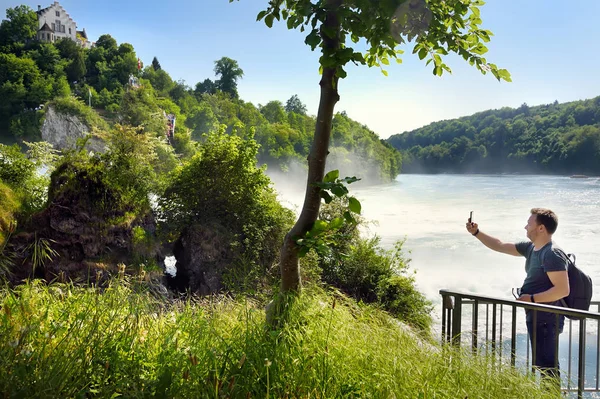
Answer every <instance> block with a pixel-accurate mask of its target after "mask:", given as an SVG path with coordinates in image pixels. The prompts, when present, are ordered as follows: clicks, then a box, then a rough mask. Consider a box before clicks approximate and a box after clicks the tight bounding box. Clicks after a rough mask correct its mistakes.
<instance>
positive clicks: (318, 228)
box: [310, 220, 329, 232]
mask: <svg viewBox="0 0 600 399" xmlns="http://www.w3.org/2000/svg"><path fill="white" fill-rule="evenodd" d="M328 227H329V223H327V222H326V221H324V220H317V221H316V222H315V224H314V225H313V227H312V229H310V230H311V231H313V232H322V231H325V230H327V229H328Z"/></svg>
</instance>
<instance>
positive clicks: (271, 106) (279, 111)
mask: <svg viewBox="0 0 600 399" xmlns="http://www.w3.org/2000/svg"><path fill="white" fill-rule="evenodd" d="M285 112H286V111H285V109H284V108H283V104H282V103H281V101H269V102H268V103H267V104H266V105H264V106H262V107H260V113H261V114H263V116H264V117H265V119H266V120H267V121H269V123H285V122H286V121H287V115H286V113H285Z"/></svg>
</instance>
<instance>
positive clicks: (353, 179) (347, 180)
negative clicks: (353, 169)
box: [342, 176, 360, 184]
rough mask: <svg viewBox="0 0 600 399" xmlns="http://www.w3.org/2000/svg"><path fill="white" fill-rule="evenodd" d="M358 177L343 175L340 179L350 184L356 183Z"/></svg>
mask: <svg viewBox="0 0 600 399" xmlns="http://www.w3.org/2000/svg"><path fill="white" fill-rule="evenodd" d="M359 180H360V179H359V178H358V177H356V176H352V177H344V178H343V179H342V181H343V182H344V183H346V184H352V183H356V182H357V181H359Z"/></svg>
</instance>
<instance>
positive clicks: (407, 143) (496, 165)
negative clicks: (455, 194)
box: [388, 97, 600, 174]
mask: <svg viewBox="0 0 600 399" xmlns="http://www.w3.org/2000/svg"><path fill="white" fill-rule="evenodd" d="M388 142H389V143H390V144H391V145H392V146H394V147H395V148H397V149H398V150H400V151H401V152H402V153H403V156H404V158H403V159H404V163H403V171H404V172H408V173H411V172H412V173H444V172H449V173H548V174H600V97H596V98H594V99H589V100H582V101H573V102H569V103H563V104H559V103H558V102H554V103H553V104H547V105H538V106H533V107H530V106H528V105H527V104H523V105H521V106H520V107H519V108H516V109H515V108H508V107H506V108H501V109H498V110H489V111H484V112H479V113H476V114H474V115H471V116H466V117H462V118H458V119H452V120H446V121H441V122H435V123H432V124H430V125H428V126H425V127H422V128H420V129H416V130H413V131H410V132H405V133H402V134H396V135H393V136H391V137H390V138H389V139H388Z"/></svg>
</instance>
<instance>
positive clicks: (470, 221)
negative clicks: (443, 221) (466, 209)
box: [469, 211, 473, 223]
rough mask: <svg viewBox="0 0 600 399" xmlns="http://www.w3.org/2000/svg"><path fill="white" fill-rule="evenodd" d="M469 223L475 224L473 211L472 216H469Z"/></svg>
mask: <svg viewBox="0 0 600 399" xmlns="http://www.w3.org/2000/svg"><path fill="white" fill-rule="evenodd" d="M469 223H473V211H471V214H470V215H469Z"/></svg>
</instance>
